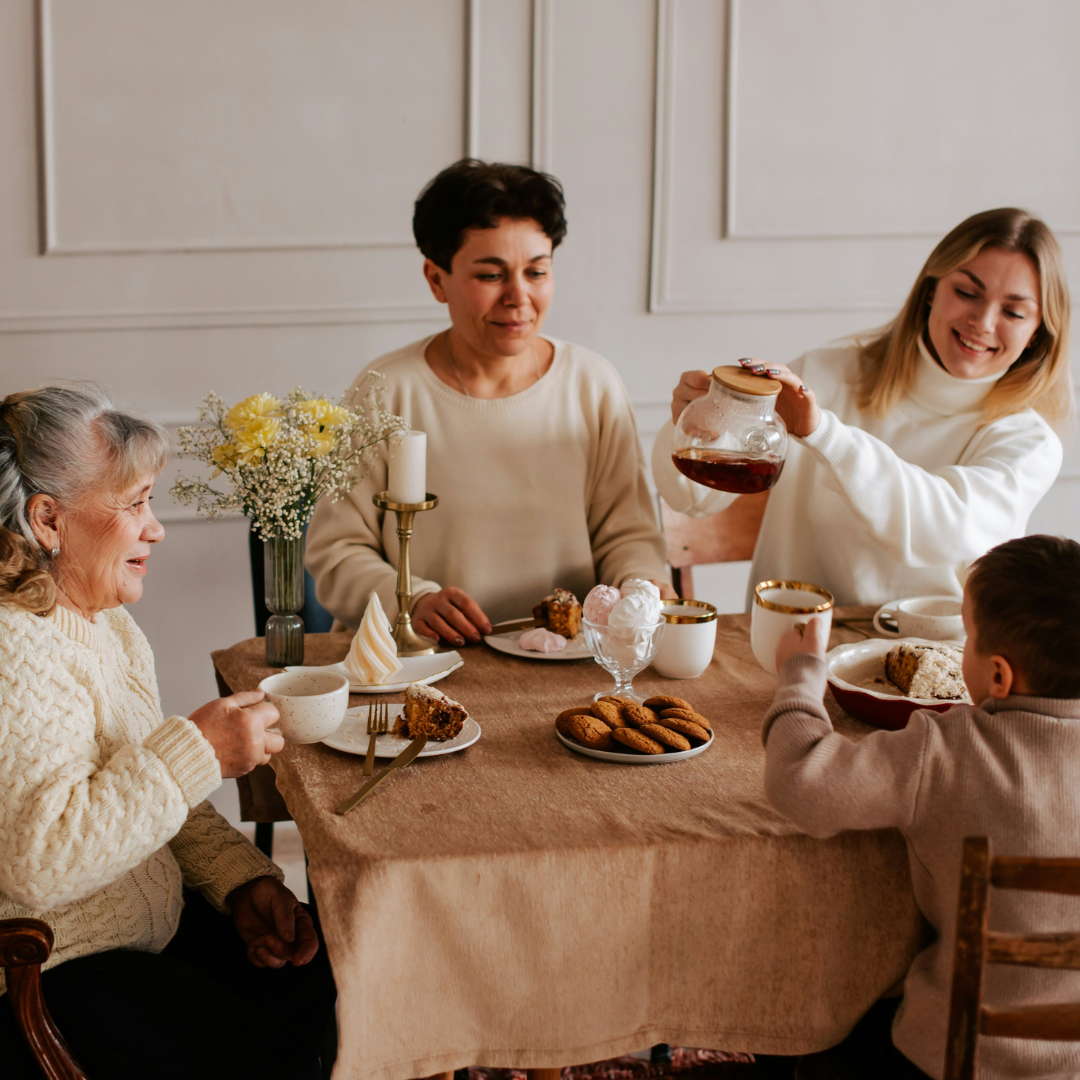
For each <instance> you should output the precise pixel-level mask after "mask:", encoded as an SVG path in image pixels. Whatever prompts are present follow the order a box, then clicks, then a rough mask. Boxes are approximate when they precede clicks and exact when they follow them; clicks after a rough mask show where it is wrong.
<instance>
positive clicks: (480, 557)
mask: <svg viewBox="0 0 1080 1080" xmlns="http://www.w3.org/2000/svg"><path fill="white" fill-rule="evenodd" d="M430 340H431V339H430V338H427V339H425V340H424V341H418V342H414V343H413V344H412V345H407V346H406V347H405V348H403V349H400V350H398V351H397V352H393V353H390V354H388V355H387V356H383V357H381V358H380V359H378V360H376V361H375V362H374V363H373V364H371V365H370V367H369V368H368V369H367V370H369V371H370V370H375V371H380V372H382V373H383V374H384V375H385V377H386V405H387V407H388V408H389V409H390V410H391V411H392V412H395V413H397V414H399V415H400V416H403V417H404V418H405V419H406V421H408V423H409V425H410V426H411V427H413V428H414V429H417V430H419V431H425V432H427V437H428V443H427V445H428V456H427V476H428V481H427V488H428V491H430V492H432V493H434V494H436V495H438V496H439V505H438V507H436V509H434V510H432V511H428V512H426V513H422V514H418V515H417V517H416V524H415V531H414V533H413V538H412V546H411V549H410V555H411V562H412V571H413V590H414V597H416V598H419V597H420V596H422V595H424V594H425V593H429V592H434V591H437V590H438V589H441V588H444V587H446V586H449V585H456V586H458V587H459V588H461V589H464V590H465V591H466V592H467V593H468V594H469V595H470V596H472V597H473V599H475V600H476V601H477V603H478V604H479V605H480V607H481V608H482V609H483V610H484V612H485V613H486V614H487V616H488V617H489V618H490V619H491V620H492V621H493V622H498V621H500V620H502V619H512V618H519V617H524V616H528V615H529V614H530V613H531V611H532V608H533V605H534V604H537V603H539V601H540V600H541V599H543V597H545V596H546V595H547V594H548V593H550V592H551V590H552V589H554V588H555V587H557V586H558V587H561V588H565V589H569V590H571V591H572V592H574V593H575V594H576V595H577V596H578V598H579V599H581V598H582V597H583V596H584V594H585V593H586V592H588V591H589V589H591V588H592V587H593V585H595V584H597V582H602V583H604V584H609V585H611V584H615V585H617V584H619V582H621V581H622V580H623V579H624V578H628V577H643V578H653V579H656V580H668V572H667V568H666V565H665V560H664V543H663V539H662V537H661V535H660V533H659V531H658V530H657V527H656V516H655V513H654V509H653V503H652V499H651V497H650V495H649V490H648V486H647V484H646V480H645V469H644V461H643V458H642V454H641V449H640V446H639V443H638V436H637V429H636V427H635V425H634V416H633V413H632V411H631V409H630V403H629V401H628V400H627V398H626V390H625V388H624V387H623V384H622V381H621V380H620V379H619V376H618V374H617V373H616V371H615V369H614V368H613V367H612V366H611V365H610V364H609V363H608V362H607V361H606V360H604V359H603V358H602V357H600V356H597V355H596V354H595V353H592V352H589V351H588V350H587V349H583V348H581V347H580V346H577V345H570V344H566V343H564V342H554V344H555V357H554V360H553V361H552V364H551V367H550V368H549V369H548V371H547V372H546V373H545V375H544V376H543V378H541V379H540V381H539V382H537V383H535V384H534V385H533V386H531V387H529V388H528V389H527V390H523V391H522V392H521V393H519V394H514V395H513V396H512V397H506V398H497V399H494V400H481V399H478V398H469V397H466V396H465V395H464V394H461V393H459V392H458V391H456V390H452V389H451V388H450V387H449V386H447V385H446V384H445V383H443V382H441V381H440V380H439V379H438V377H437V376H436V375H435V374H434V373H433V372H432V370H431V369H430V368H429V367H428V365H427V362H426V361H425V360H424V349H425V348H426V347H427V345H428V342H429V341H430ZM363 379H364V374H361V376H360V378H359V379H358V380H357V382H356V383H355V384H354V385H359V383H360V382H361V381H362V380H363ZM385 488H386V456H385V450H384V449H383V450H382V451H380V456H379V458H378V459H377V461H376V462H375V465H374V467H373V469H372V472H371V474H370V475H369V476H368V477H367V478H366V479H365V480H363V481H362V482H361V483H360V484H358V485H357V486H356V488H355V489H354V490H353V491H352V493H351V494H350V495H349V496H348V497H346V498H345V499H343V500H342V501H341V502H337V503H331V502H329V501H328V500H323V502H321V503H319V505H318V507H317V508H316V510H315V516H314V518H313V519H312V522H311V528H310V529H309V531H308V540H307V565H308V568H309V569H310V570H311V573H312V574H313V575H314V577H315V585H316V592H317V595H318V598H319V601H320V603H322V605H323V606H324V607H326V608H327V610H329V611H330V612H332V613H333V615H334V616H335V617H336V618H337V619H338V620H339V621H340V622H341V623H343V624H345V625H346V626H349V627H356V626H358V625H359V623H360V619H361V618H362V616H363V614H364V608H365V607H366V605H367V601H368V597H369V596H370V595H371V592H372V591H373V590H374V591H377V592H378V594H379V599H380V600H381V601H382V605H383V608H384V609H385V610H386V612H387V614H388V615H389V616H390V618H391V619H393V618H394V617H395V615H396V613H397V598H396V596H395V593H394V589H395V582H396V576H397V571H396V568H397V559H398V541H397V533H396V531H395V530H396V521H395V516H394V514H392V513H389V514H385V515H384V514H383V513H382V512H381V511H379V510H377V509H376V508H375V506H374V505H373V504H372V501H371V496H372V494H373V493H375V492H377V491H383V490H385Z"/></svg>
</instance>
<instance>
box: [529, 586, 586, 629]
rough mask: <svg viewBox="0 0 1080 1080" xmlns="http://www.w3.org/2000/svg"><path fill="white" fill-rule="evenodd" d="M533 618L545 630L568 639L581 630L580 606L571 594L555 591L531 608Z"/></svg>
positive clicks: (565, 591) (560, 590)
mask: <svg viewBox="0 0 1080 1080" xmlns="http://www.w3.org/2000/svg"><path fill="white" fill-rule="evenodd" d="M533 618H534V619H535V620H536V622H537V624H538V625H540V626H542V627H543V628H544V629H545V630H550V631H551V632H552V633H553V634H561V635H562V636H563V637H564V638H567V639H569V638H572V637H574V636H576V634H577V632H578V631H579V630H580V629H581V605H580V604H579V603H578V599H577V597H576V596H575V595H574V594H573V593H572V592H568V591H567V590H566V589H556V590H555V591H554V592H553V593H552V594H551V595H550V596H545V597H544V599H543V600H541V601H540V603H539V604H537V605H536V607H534V608H533Z"/></svg>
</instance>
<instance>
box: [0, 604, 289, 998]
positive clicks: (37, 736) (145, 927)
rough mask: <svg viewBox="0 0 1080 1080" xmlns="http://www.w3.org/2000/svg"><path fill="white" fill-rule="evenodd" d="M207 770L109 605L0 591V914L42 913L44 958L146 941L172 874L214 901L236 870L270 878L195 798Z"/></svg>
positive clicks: (132, 634)
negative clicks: (40, 600)
mask: <svg viewBox="0 0 1080 1080" xmlns="http://www.w3.org/2000/svg"><path fill="white" fill-rule="evenodd" d="M220 784H221V770H220V768H219V767H218V762H217V758H216V757H215V755H214V750H213V747H212V746H211V745H210V744H209V743H208V742H207V741H206V739H204V738H203V737H202V735H201V734H200V732H199V729H198V728H197V727H196V726H195V725H194V724H193V723H191V721H190V720H187V719H186V718H184V717H182V716H174V717H171V718H170V719H168V720H165V719H163V718H162V715H161V705H160V703H159V699H158V691H157V679H156V677H155V675H154V658H153V654H152V653H151V651H150V646H149V644H148V643H147V641H146V638H145V637H144V636H143V633H142V631H141V630H140V629H139V628H138V626H136V625H135V622H134V620H133V619H132V618H131V616H130V615H129V614H128V613H127V612H126V611H125V610H124V609H123V608H115V609H113V610H111V611H103V612H101V613H99V614H98V615H97V616H96V617H95V619H94V621H93V622H89V621H88V620H86V619H84V618H82V617H81V616H79V615H76V614H74V613H73V612H71V611H68V610H67V609H66V608H62V607H57V608H56V609H55V610H54V611H53V613H52V614H51V615H49V616H48V617H45V618H42V617H40V616H37V615H31V614H30V613H29V612H27V611H25V610H24V609H22V608H20V607H17V606H16V605H14V604H9V603H0V919H11V918H26V917H31V918H38V919H43V920H44V921H45V922H47V923H48V924H49V926H50V927H51V928H52V931H53V934H54V937H55V945H54V948H53V952H52V955H51V956H50V957H49V960H48V963H47V964H46V965H45V966H46V967H51V966H53V965H54V964H58V963H60V962H62V961H64V960H71V959H74V958H75V957H77V956H85V955H87V954H89V953H96V952H102V951H104V950H106V949H116V948H129V949H142V950H145V951H148V952H160V951H161V950H162V949H163V948H164V947H165V946H166V945H167V944H168V943H169V941H170V939H171V938H172V936H173V934H174V933H176V927H177V923H178V922H179V919H180V911H181V908H182V907H183V897H182V887H183V885H184V884H186V885H187V886H189V887H190V888H198V889H201V890H202V892H203V894H204V895H205V896H206V898H207V899H208V900H209V901H210V902H211V903H212V904H214V905H215V906H216V907H217V908H218V909H219V910H222V911H224V910H225V898H226V897H227V896H228V895H229V893H230V892H231V891H232V890H233V889H235V888H236V887H237V886H238V885H242V884H243V883H244V882H245V881H249V880H251V879H252V878H255V877H259V876H261V875H263V874H270V875H272V876H274V877H277V878H278V879H279V880H280V879H281V878H282V874H281V871H280V870H279V869H278V868H277V867H276V866H274V864H273V863H272V862H270V860H269V859H267V858H266V857H265V856H264V855H262V854H261V853H260V852H259V851H258V850H257V849H256V848H255V847H254V846H253V845H252V844H251V843H249V842H248V841H247V840H246V839H245V838H244V837H243V836H241V835H240V833H238V832H237V831H236V830H235V829H233V828H232V827H231V826H230V825H229V824H228V823H227V822H226V821H225V820H224V818H222V817H221V816H220V815H219V814H218V813H217V811H216V810H214V808H213V807H212V806H211V805H210V804H209V803H208V802H204V801H203V800H204V799H205V798H206V796H207V795H209V794H210V792H212V791H213V790H214V789H215V788H217V787H218V786H219V785H220ZM2 990H3V983H2V982H0V991H2Z"/></svg>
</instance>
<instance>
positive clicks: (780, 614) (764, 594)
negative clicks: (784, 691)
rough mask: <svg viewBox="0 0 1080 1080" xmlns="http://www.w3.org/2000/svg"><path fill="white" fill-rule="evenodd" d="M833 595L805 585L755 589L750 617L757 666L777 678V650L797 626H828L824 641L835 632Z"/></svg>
mask: <svg viewBox="0 0 1080 1080" xmlns="http://www.w3.org/2000/svg"><path fill="white" fill-rule="evenodd" d="M832 613H833V595H832V593H831V592H829V590H828V589H823V588H822V587H821V586H820V585H812V584H810V583H809V582H806V581H761V582H759V583H758V584H757V585H755V586H754V607H753V610H752V611H751V613H750V647H751V648H752V649H753V650H754V656H755V657H756V658H757V662H758V663H759V664H760V665H761V666H762V667H763V668H764V669H765V670H766V671H767V672H769V674H770V675H775V674H776V646H777V645H778V644H779V643H780V639H781V638H782V637H783V636H784V635H785V634H786V633H787V632H788V631H789V630H790V629H792V627H795V626H805V625H806V624H807V623H808V622H809V621H810V620H811V619H815V618H816V619H821V620H823V621H824V623H825V640H826V641H827V640H828V638H829V631H830V630H831V629H832Z"/></svg>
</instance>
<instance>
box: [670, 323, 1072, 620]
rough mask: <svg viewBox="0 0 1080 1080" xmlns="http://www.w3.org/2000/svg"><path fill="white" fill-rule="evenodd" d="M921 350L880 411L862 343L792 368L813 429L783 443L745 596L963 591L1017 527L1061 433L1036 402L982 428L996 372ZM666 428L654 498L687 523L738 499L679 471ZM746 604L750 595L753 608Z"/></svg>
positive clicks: (859, 599) (1046, 476)
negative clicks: (867, 388)
mask: <svg viewBox="0 0 1080 1080" xmlns="http://www.w3.org/2000/svg"><path fill="white" fill-rule="evenodd" d="M920 346H921V347H920V357H919V366H918V368H917V369H916V374H915V381H914V383H913V385H912V387H911V389H910V390H909V391H908V392H907V394H905V395H904V397H902V398H901V399H900V401H899V402H897V404H896V406H895V407H894V408H893V409H891V410H890V411H889V413H888V414H887V415H885V416H881V417H877V416H869V415H867V414H866V413H863V412H861V411H860V410H859V408H858V406H857V404H856V402H855V391H854V377H855V375H856V372H857V368H858V362H859V355H860V350H859V348H858V346H856V345H854V344H851V343H848V344H843V345H839V346H833V347H831V348H825V349H818V350H816V351H814V352H809V353H807V354H806V355H805V356H802V357H800V358H799V359H798V360H796V361H794V362H793V363H792V365H791V369H792V371H794V372H795V373H796V374H797V375H799V376H800V377H801V378H802V379H803V381H804V382H805V383H806V384H807V386H809V387H811V388H812V389H813V391H814V393H815V394H816V396H817V400H818V402H819V404H820V405H821V410H822V412H821V423H819V424H818V426H817V428H816V429H815V430H814V431H813V432H812V433H811V434H810V435H808V436H807V437H806V438H804V439H796V438H793V439H791V441H790V442H789V444H788V457H787V462H786V464H785V466H784V472H783V475H782V476H781V477H780V480H779V482H778V483H777V485H776V487H774V488H773V490H772V492H771V493H770V495H769V501H768V503H767V504H766V507H765V518H764V520H763V521H762V523H761V533H760V535H759V536H758V542H757V547H756V548H755V549H754V563H753V567H752V569H751V571H750V590H752V589H753V587H754V585H755V584H756V583H757V582H759V581H767V580H769V579H774V578H782V579H789V580H796V581H813V582H815V583H816V584H818V585H824V586H825V587H826V588H827V589H829V590H830V591H831V592H832V593H833V595H834V596H835V597H836V602H837V603H838V604H883V603H886V602H888V601H890V600H895V599H896V598H897V597H901V596H935V595H952V596H959V595H960V594H961V592H963V582H964V579H965V578H966V577H967V568H968V567H969V566H970V565H971V563H972V562H973V561H974V560H975V559H977V558H978V557H979V556H980V555H982V554H983V553H984V552H986V551H988V550H989V549H990V548H992V547H994V546H995V545H996V544H1000V543H1003V542H1004V541H1006V540H1010V539H1012V538H1013V537H1015V536H1023V535H1024V531H1025V529H1026V528H1027V521H1028V517H1029V516H1030V515H1031V511H1032V510H1033V509H1034V507H1035V504H1036V503H1037V502H1038V501H1039V500H1040V499H1041V498H1042V497H1043V496H1044V495H1045V494H1046V492H1047V491H1048V490H1049V489H1050V485H1051V484H1053V482H1054V480H1055V479H1056V477H1057V474H1058V470H1059V469H1060V468H1061V458H1062V450H1061V442H1060V440H1059V439H1058V437H1057V436H1056V435H1055V434H1054V432H1053V431H1052V430H1051V428H1050V426H1049V425H1048V424H1047V423H1046V421H1045V420H1043V418H1042V417H1041V416H1039V414H1038V413H1036V412H1035V411H1034V410H1032V409H1025V410H1024V411H1023V412H1019V413H1013V414H1012V415H1011V416H1002V417H999V418H998V419H997V420H993V421H991V422H990V423H989V424H987V423H984V414H983V402H984V400H985V398H986V395H987V394H988V393H989V392H990V390H991V388H992V387H993V385H994V383H995V382H996V381H997V376H991V377H990V378H987V379H958V378H956V377H955V376H953V375H950V374H949V373H948V372H947V371H946V370H945V369H944V368H943V367H941V365H940V364H938V363H937V362H936V361H935V360H934V359H933V358H932V357H931V356H930V354H929V352H928V351H927V349H926V346H925V345H922V343H921V342H920ZM672 434H673V428H672V427H671V425H670V423H669V424H667V425H665V427H664V428H663V429H662V430H661V432H660V434H659V435H658V436H657V437H656V443H655V445H654V449H653V459H652V460H653V477H654V479H655V480H656V486H657V489H658V490H659V492H660V494H661V495H663V497H664V499H665V501H666V502H667V503H668V505H669V506H671V507H672V508H673V509H675V510H681V511H683V512H684V513H687V514H690V515H691V516H692V517H704V516H706V515H708V514H715V513H717V512H718V511H720V510H723V509H724V507H725V506H727V505H728V504H729V503H731V502H732V501H733V500H734V499H735V496H734V495H729V494H728V493H727V492H723V491H714V490H712V489H711V488H707V487H702V485H701V484H695V483H694V482H693V481H691V480H688V479H687V478H686V477H685V476H683V475H682V473H680V472H678V471H677V470H676V468H675V466H674V464H673V463H672V460H671V437H672ZM752 601H753V594H752V592H748V595H747V606H748V607H749V605H750V603H751V602H752Z"/></svg>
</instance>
